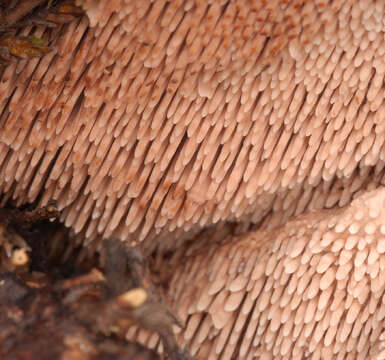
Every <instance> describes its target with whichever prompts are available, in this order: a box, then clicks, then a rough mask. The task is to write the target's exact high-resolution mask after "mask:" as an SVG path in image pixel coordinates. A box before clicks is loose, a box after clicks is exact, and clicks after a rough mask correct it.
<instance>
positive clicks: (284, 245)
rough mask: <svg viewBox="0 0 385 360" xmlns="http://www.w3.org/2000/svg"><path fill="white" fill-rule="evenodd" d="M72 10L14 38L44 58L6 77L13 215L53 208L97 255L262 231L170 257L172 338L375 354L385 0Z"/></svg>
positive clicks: (2, 158)
mask: <svg viewBox="0 0 385 360" xmlns="http://www.w3.org/2000/svg"><path fill="white" fill-rule="evenodd" d="M78 5H79V6H82V7H83V9H84V11H85V13H86V15H84V16H82V17H79V18H76V19H74V20H73V21H71V22H70V23H68V24H64V25H63V26H58V27H56V28H50V27H47V26H45V25H44V24H42V25H36V24H30V25H28V26H25V27H24V28H23V29H22V30H20V35H21V36H33V37H36V38H41V39H44V40H46V41H47V42H48V43H49V44H50V47H51V51H50V52H49V53H47V54H46V55H44V56H43V57H41V58H40V57H39V58H35V59H32V60H27V59H22V60H18V61H14V62H12V63H10V64H9V65H8V66H3V67H2V68H1V70H0V71H1V72H0V192H1V193H2V194H3V197H2V203H3V204H5V203H7V202H13V203H14V204H15V205H17V206H20V205H22V204H24V203H34V202H35V203H37V204H40V206H42V205H45V204H48V202H49V201H51V200H55V201H56V202H57V205H58V208H59V210H60V211H61V215H60V220H61V221H62V222H63V223H64V224H65V225H66V226H67V227H69V228H70V229H71V230H72V231H73V232H74V233H75V234H78V237H77V241H78V243H77V245H79V244H80V243H81V244H83V245H85V247H86V249H88V250H89V251H90V252H93V251H94V250H95V249H97V248H99V249H100V248H101V242H100V241H99V240H98V239H100V238H102V237H105V238H109V237H111V236H115V237H117V238H119V239H121V240H135V241H138V240H139V241H141V242H142V244H143V245H144V248H146V249H147V250H152V249H155V248H158V249H160V250H169V249H174V250H175V249H178V248H179V247H180V246H181V245H182V243H183V242H185V240H186V239H187V238H189V237H190V238H192V237H194V234H196V233H197V232H199V231H200V230H201V229H203V228H206V227H216V228H218V229H219V228H220V225H221V224H225V223H226V222H236V223H239V224H242V223H245V224H246V225H247V224H248V223H253V224H261V230H259V231H261V232H257V233H251V234H248V235H245V237H244V238H242V239H232V240H231V241H229V244H224V245H222V246H219V247H218V246H217V245H213V244H212V245H207V246H208V248H207V249H208V250H207V251H206V252H203V253H202V254H200V255H196V256H194V255H191V257H189V256H186V259H185V258H183V260H181V258H180V257H175V258H174V262H171V263H169V264H171V265H170V266H171V269H167V270H171V272H173V273H174V274H176V275H175V278H174V279H173V281H172V287H171V289H170V293H169V296H170V299H172V300H173V302H174V305H175V306H176V307H177V309H176V310H177V311H178V312H179V313H180V314H181V316H182V318H183V319H184V320H187V322H188V324H187V329H186V330H185V331H182V333H181V335H180V340H181V341H182V342H183V343H185V344H189V346H191V348H192V351H193V352H194V353H197V354H198V358H199V357H200V358H202V359H206V358H207V357H211V358H213V359H216V358H222V359H230V358H231V356H232V354H238V356H239V357H240V358H253V357H255V356H256V357H257V356H259V355H260V356H261V357H266V358H279V357H280V356H281V357H282V358H291V357H298V358H300V359H302V358H308V357H313V358H314V359H319V358H322V357H324V358H325V357H326V358H328V357H329V356H332V354H333V356H334V355H335V356H336V357H337V358H338V357H340V358H343V357H344V356H345V357H347V358H349V357H350V358H359V357H363V358H365V357H366V356H372V357H374V358H378V359H380V358H382V356H383V355H382V354H381V351H382V346H383V343H382V341H385V336H383V335H382V331H383V329H382V325H381V321H382V320H383V315H382V312H383V308H382V296H383V290H382V284H381V282H383V279H382V272H383V266H382V265H383V264H382V258H383V256H382V255H383V254H382V252H383V249H382V245H381V241H382V240H381V239H382V237H381V234H382V232H383V228H382V227H381V226H382V225H381V222H383V216H382V207H383V203H382V198H383V190H377V191H378V193H367V192H368V191H369V190H373V189H376V188H378V187H380V186H381V185H382V184H383V183H384V179H383V176H384V164H385V162H384V160H385V157H384V144H385V131H384V130H385V121H384V115H385V102H384V99H385V94H384V89H385V87H384V75H385V60H384V55H385V41H384V34H385V25H384V24H385V22H384V19H385V15H384V9H385V1H383V0H377V1H374V0H373V1H370V0H335V1H327V0H322V1H321V0H310V1H305V0H292V1H283V0H282V1H281V0H273V1H265V0H255V1H247V0H234V1H216V0H212V1H210V0H206V1H205V0H203V1H201V0H196V1H193V0H185V1H183V0H175V1H166V0H154V1H150V0H141V1H134V0H111V1H106V0H82V1H78ZM359 195H361V196H362V197H359ZM377 196H378V199H376V197H377ZM354 198H356V200H354V201H353V199H354ZM352 201H353V202H352ZM349 204H350V205H349ZM357 204H358V205H357ZM343 206H345V207H344V208H343V209H339V208H340V207H343ZM321 209H330V210H321ZM309 210H312V211H315V212H312V213H310V214H307V215H303V217H299V218H297V220H289V219H290V218H291V217H292V216H293V215H301V214H302V213H304V212H308V211H309ZM339 221H340V222H341V224H342V225H340V222H339ZM246 228H247V226H246V227H245V229H246ZM327 229H329V230H327ZM221 231H222V230H221ZM317 236H318V237H317ZM203 240H205V241H203ZM203 240H202V241H201V243H203V242H210V239H209V237H207V238H203ZM262 240H263V241H262ZM268 240H269V241H268ZM301 241H302V242H301ZM290 244H294V245H290ZM322 244H324V245H322ZM75 245H76V244H75ZM198 245H202V244H200V243H198V244H197V245H196V246H198ZM202 246H203V245H202ZM291 246H294V247H296V246H299V247H302V250H301V251H303V253H302V252H301V253H299V254H298V255H296V256H294V257H292V252H291V250H290V251H289V250H287V251H286V249H291ZM373 249H374V250H373ZM293 251H294V250H293ZM298 251H299V250H298ZM376 251H377V252H376ZM69 253H70V252H69ZM294 253H296V252H295V251H294ZM186 254H188V253H186ZM208 255H210V256H208ZM214 255H215V256H214ZM246 255H247V257H249V263H245V264H244V265H242V264H243V262H242V261H241V260H240V259H241V258H242V257H243V256H246ZM175 256H177V255H175ZM303 257H304V258H303ZM230 258H231V259H236V260H228V259H230ZM353 258H354V260H353ZM216 259H218V260H216ZM369 259H370V260H369ZM178 261H179V263H178ZM222 261H223V262H222ZM181 264H182V265H183V266H182V265H181ZM204 264H207V267H206V268H205V267H204V266H203V265H204ZM226 264H227V265H228V266H227V265H226ZM247 264H248V265H247ZM259 264H262V265H263V269H260V267H261V266H262V265H259ZM222 265H223V266H222ZM253 265H257V266H256V267H255V269H254V270H252V271H251V270H250V269H249V267H253ZM247 266H249V267H247ZM265 266H266V267H265ZM190 267H191V268H190ZM189 269H190V270H189ZM258 269H260V271H261V272H260V274H259V277H256V278H255V279H254V278H253V276H254V275H253V274H254V272H255V271H258ZM176 270H178V271H176ZM292 271H293V272H292ZM225 273H228V274H229V275H228V276H225ZM236 273H237V274H238V276H237V277H236V278H235V277H234V278H232V277H233V276H235V274H236ZM178 274H180V275H178ZM189 274H190V276H192V275H191V274H196V277H194V278H188V276H189ZM255 276H256V275H255ZM286 278H287V279H286ZM289 278H290V281H289ZM297 278H298V279H297ZM291 279H293V280H292V281H293V283H292V282H291ZM296 279H297V280H298V284H297V286H295V284H294V283H295V281H296ZM258 281H259V282H260V283H258ZM286 281H288V282H287V283H286ZM213 284H214V285H213ZM290 284H291V285H290ZM259 286H260V287H261V289H260V291H262V292H261V293H259V292H258V289H259V288H258V287H259ZM262 288H263V290H262ZM293 288H295V290H293ZM301 289H302V292H301ZM280 292H281V293H280ZM187 294H189V295H187ZM279 294H281V295H282V298H281V299H279V300H277V298H279ZM285 296H286V297H285ZM290 296H292V298H290ZM289 298H290V299H291V300H290V299H289ZM364 298H365V299H364ZM288 299H289V300H288ZM331 299H333V300H331ZM334 299H335V300H334ZM285 301H292V302H293V303H290V304H289V303H285ZM331 301H333V302H332V303H330V302H331ZM334 301H335V303H334ZM325 303H326V304H327V305H328V304H331V305H330V307H328V306H326V305H325ZM320 304H321V305H320ZM333 304H334V305H333ZM341 304H342V305H341ZM281 305H282V306H281ZM324 305H325V306H324ZM318 307H320V308H318ZM266 309H267V310H266ZM313 310H314V311H313ZM334 312H336V313H334ZM278 314H279V315H278ZM297 314H298V315H297ZM337 315H338V316H340V318H339V319H340V320H341V321H340V322H339V323H338V324H335V321H336V320H335V319H337ZM254 320H255V321H254ZM360 326H362V327H360ZM195 329H197V330H196V331H195ZM290 331H291V332H290ZM334 331H335V333H334ZM143 334H144V333H140V334H139V338H140V339H139V340H141V341H142V342H147V343H148V344H149V345H150V346H151V347H155V346H156V345H157V344H158V342H159V339H158V338H157V337H156V336H151V337H149V336H150V335H148V334H147V335H146V334H144V335H143ZM130 335H131V336H135V329H134V330H132V331H131V334H130ZM240 339H242V341H241V340H240ZM345 340H346V341H345ZM248 341H249V343H248ZM234 356H235V355H234Z"/></svg>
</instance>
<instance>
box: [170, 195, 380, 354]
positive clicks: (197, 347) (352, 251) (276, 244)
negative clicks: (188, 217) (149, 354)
mask: <svg viewBox="0 0 385 360" xmlns="http://www.w3.org/2000/svg"><path fill="white" fill-rule="evenodd" d="M384 209H385V190H384V189H381V190H374V191H371V192H368V193H366V194H364V195H362V196H360V197H359V198H357V199H356V200H354V201H352V203H351V204H350V205H348V206H346V207H344V208H342V209H331V210H321V211H320V210H319V211H317V212H310V213H308V214H305V215H301V216H299V217H297V218H295V219H294V220H290V221H288V222H287V223H286V224H285V225H283V226H281V227H278V228H276V229H275V230H271V231H261V230H259V231H253V232H250V233H248V234H246V235H242V236H239V237H237V238H234V237H233V238H231V239H227V241H225V242H224V244H220V245H219V244H210V243H209V244H207V242H206V243H205V244H204V245H203V246H202V247H201V248H200V249H199V250H198V251H196V253H192V254H190V255H189V256H188V257H187V258H186V257H184V262H181V261H180V256H181V255H182V256H183V255H184V254H185V249H184V250H183V251H181V253H180V254H178V252H177V254H176V255H175V256H176V257H177V258H179V259H177V261H176V262H175V261H173V260H172V261H171V263H173V262H175V264H174V265H176V266H175V267H173V274H175V275H174V276H173V279H172V281H171V285H170V289H169V297H170V299H172V300H173V304H172V305H173V307H174V308H175V309H178V310H179V316H180V317H181V319H182V320H183V321H185V322H186V329H185V330H184V331H183V332H182V333H181V334H180V341H181V343H183V344H184V345H187V346H188V347H189V348H190V351H191V353H192V355H195V356H197V358H198V359H207V360H212V359H239V360H241V359H340V358H341V359H345V358H346V359H383V356H384V354H385V350H384V349H385V343H384V340H385V327H384V324H383V320H384V318H385V304H384V302H383V299H384V295H385V281H384V280H385V275H384V266H385V257H384V253H385V237H384V235H385V227H384V223H385V211H384ZM362 214H363V216H361V215H362ZM168 266H170V265H168Z"/></svg>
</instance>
